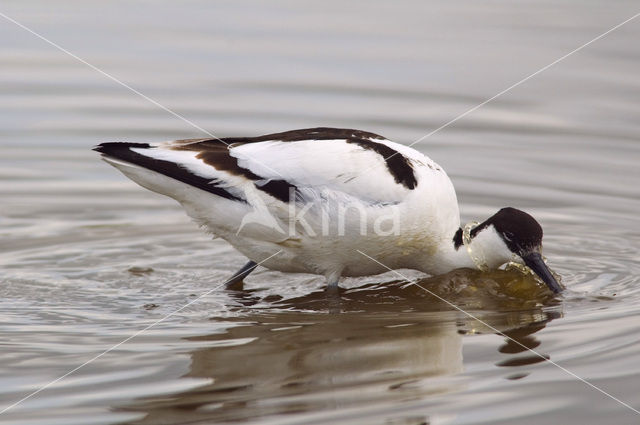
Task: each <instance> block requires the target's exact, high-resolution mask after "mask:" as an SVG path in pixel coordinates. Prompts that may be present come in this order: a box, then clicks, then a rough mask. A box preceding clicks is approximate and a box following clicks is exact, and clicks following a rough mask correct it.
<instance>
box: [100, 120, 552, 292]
mask: <svg viewBox="0 0 640 425" xmlns="http://www.w3.org/2000/svg"><path fill="white" fill-rule="evenodd" d="M94 149H95V150H96V151H98V152H100V153H101V154H102V157H103V159H104V160H105V161H107V162H108V163H109V164H111V165H113V166H115V167H116V168H118V169H119V170H120V171H122V173H124V174H125V175H126V176H127V177H129V178H130V179H131V180H133V181H135V182H136V183H138V184H139V185H141V186H143V187H145V188H147V189H149V190H152V191H154V192H158V193H160V194H163V195H167V196H169V197H171V198H173V199H175V200H177V201H178V202H179V203H180V204H182V206H183V207H184V208H185V210H186V212H187V214H188V215H189V216H191V217H192V218H193V219H194V220H195V221H196V222H197V223H199V224H200V225H203V226H205V227H206V229H207V230H208V231H210V232H211V233H213V234H214V235H216V236H219V237H221V238H223V239H225V240H226V241H227V242H229V243H230V244H231V245H233V246H234V247H235V248H236V249H237V250H238V251H240V252H241V253H243V254H244V255H246V256H247V257H248V258H249V259H250V260H251V261H250V262H249V263H248V264H246V265H245V266H244V267H243V268H242V269H241V270H240V271H239V272H238V273H236V275H235V278H234V280H238V279H241V278H243V277H245V276H246V275H248V274H249V273H250V272H251V271H252V270H253V269H254V268H255V266H256V263H260V264H261V265H263V266H265V267H267V268H269V269H273V270H279V271H283V272H303V273H314V274H320V275H324V276H325V277H326V280H327V284H328V285H329V286H330V287H331V286H336V285H337V284H338V281H339V279H340V277H341V276H365V275H374V274H379V273H383V272H386V271H388V269H387V267H389V268H391V269H397V268H409V269H417V270H421V271H423V272H426V273H429V274H441V273H445V272H448V271H450V270H453V269H456V268H462V267H469V268H476V267H478V268H481V269H485V268H486V269H493V268H497V267H499V266H501V265H503V264H505V263H506V262H508V261H511V260H513V259H517V260H519V261H521V262H524V264H526V265H527V266H528V267H530V268H531V269H532V270H533V271H534V272H535V273H536V274H537V275H538V276H539V277H540V278H541V279H542V280H543V281H544V282H545V283H546V284H547V286H548V287H549V288H550V289H551V290H552V291H554V292H560V291H561V286H560V285H559V283H558V282H557V281H556V279H555V278H554V276H553V274H552V273H551V271H550V270H549V269H548V268H547V266H546V264H545V262H544V260H543V257H542V255H541V246H542V228H541V227H540V225H539V224H538V222H537V221H536V220H535V219H534V218H533V217H531V216H530V215H529V214H527V213H525V212H522V211H520V210H517V209H515V208H503V209H501V210H500V211H498V212H497V213H496V214H494V215H493V216H492V217H490V218H489V219H487V220H485V221H484V222H482V223H480V224H478V225H477V226H475V227H471V226H467V227H466V228H465V229H463V228H461V227H460V215H459V211H458V201H457V199H456V193H455V190H454V188H453V184H452V183H451V180H449V177H448V176H447V174H446V173H445V172H444V170H443V169H442V168H441V167H440V166H439V165H438V164H436V163H435V162H434V161H432V160H431V159H430V158H428V157H426V156H425V155H423V154H421V153H420V152H418V151H416V150H414V149H412V148H410V147H407V146H404V145H401V144H398V143H394V142H391V141H389V140H387V139H385V138H384V137H381V136H378V135H377V134H373V133H369V132H365V131H359V130H349V129H337V128H310V129H302V130H293V131H287V132H284V133H276V134H268V135H264V136H258V137H228V138H222V139H190V140H177V141H172V142H164V143H127V142H120V143H118V142H116V143H103V144H101V145H98V146H97V147H95V148H94ZM358 251H360V252H362V253H366V254H367V255H368V256H370V257H372V258H374V259H375V260H376V261H377V262H376V261H371V260H370V259H368V258H366V257H364V256H363V255H361V254H360V253H359V252H358ZM276 253H277V255H274V254H276ZM265 259H266V260H265Z"/></svg>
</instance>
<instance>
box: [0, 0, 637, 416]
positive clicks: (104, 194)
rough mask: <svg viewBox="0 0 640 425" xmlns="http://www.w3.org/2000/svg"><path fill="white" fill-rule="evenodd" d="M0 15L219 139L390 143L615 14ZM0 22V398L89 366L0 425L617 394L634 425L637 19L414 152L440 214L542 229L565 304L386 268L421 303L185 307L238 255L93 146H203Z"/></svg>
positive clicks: (217, 295) (519, 9) (327, 6)
mask: <svg viewBox="0 0 640 425" xmlns="http://www.w3.org/2000/svg"><path fill="white" fill-rule="evenodd" d="M0 12H2V13H4V14H7V15H8V16H11V17H12V18H14V19H16V20H18V21H20V22H21V23H23V24H24V25H27V26H29V27H30V28H32V29H34V30H36V31H38V32H39V33H41V34H42V35H43V36H46V37H47V38H49V39H51V40H52V41H54V42H56V43H58V44H59V45H60V46H63V47H64V48H66V49H68V50H69V51H71V52H73V53H74V54H76V55H78V56H79V57H81V58H83V59H84V60H86V61H88V62H90V63H92V64H94V65H96V66H98V67H100V69H103V70H104V71H105V72H107V73H109V74H110V75H113V76H114V77H117V78H118V79H121V80H122V81H123V82H125V83H127V84H129V85H130V86H132V87H134V88H135V89H137V90H139V91H141V92H142V93H144V94H145V95H147V96H150V97H151V98H153V99H155V100H157V101H158V102H160V103H161V104H163V105H165V106H166V107H168V108H170V109H172V110H174V111H175V112H177V113H179V114H182V115H184V116H185V117H187V118H188V119H189V120H191V121H192V122H194V123H196V124H197V125H198V126H200V127H202V128H205V129H207V130H208V131H211V132H213V133H214V134H216V135H220V136H223V135H224V136H231V135H255V134H263V133H267V132H272V131H281V130H287V129H291V128H302V127H310V126H318V125H326V126H338V127H355V128H361V129H365V130H369V131H373V132H376V133H379V134H383V135H385V136H387V137H389V138H391V139H393V140H396V141H399V142H402V143H407V144H408V143H411V142H413V141H415V140H417V139H418V138H420V137H422V136H423V135H425V134H427V133H428V132H430V131H431V130H433V129H435V128H437V127H439V126H440V125H442V124H444V123H445V122H447V121H448V120H450V119H452V118H454V117H455V116H457V115H458V114H460V113H462V112H464V111H466V110H468V109H469V108H471V107H473V106H475V105H477V104H479V103H481V102H482V101H484V100H485V99H487V98H489V97H491V96H493V95H494V94H496V93H498V92H499V91H501V90H503V89H504V88H506V87H509V86H510V85H511V84H513V83H515V82H516V81H518V80H520V79H522V78H523V77H525V76H527V75H529V74H531V73H533V72H535V71H536V70H538V69H540V68H541V67H543V66H545V65H547V64H548V63H550V62H552V61H554V60H555V59H557V58H559V57H561V56H562V55H564V54H566V53H567V52H569V51H571V50H573V49H575V48H576V47H578V46H580V45H581V44H583V43H585V42H587V41H589V40H590V39H592V38H594V37H595V36H597V35H599V34H601V33H602V32H604V31H606V30H607V29H609V28H611V27H612V26H614V25H616V24H617V23H619V22H622V21H623V20H625V19H627V18H629V17H631V16H632V15H633V14H634V13H637V10H636V4H635V3H634V2H631V1H629V2H624V1H623V2H616V3H614V4H610V3H606V4H605V3H597V2H587V3H585V2H578V1H575V2H574V1H570V2H524V3H522V2H521V3H518V4H512V3H510V2H502V1H496V2H491V3H478V2H471V1H468V2H462V3H460V2H458V3H455V4H450V3H448V2H431V3H428V4H423V3H422V2H402V3H394V4H393V5H392V4H390V3H371V2H367V3H350V4H348V5H343V4H341V3H338V2H335V3H333V2H329V3H327V2H324V3H322V5H320V4H318V5H313V6H310V5H305V6H302V5H298V4H296V3H288V2H271V3H269V4H268V5H266V4H262V3H258V2H255V3H251V2H233V3H216V4H215V5H213V4H209V3H208V2H199V1H192V2H187V3H179V4H178V3H170V2H154V3H137V4H131V3H128V2H127V3H125V2H109V3H105V4H98V3H88V2H79V1H78V2H65V3H64V4H58V3H56V4H55V5H54V4H53V3H50V2H29V3H24V2H5V3H4V4H3V5H2V7H1V9H0ZM0 22H1V23H2V24H1V25H0V40H1V42H0V64H1V66H0V335H1V336H2V338H1V344H2V346H1V349H0V384H1V385H0V405H1V406H3V407H2V408H5V407H8V406H12V405H14V404H15V403H16V402H18V401H19V400H21V399H22V398H23V397H25V396H27V395H29V394H31V393H33V392H34V391H37V390H38V389H41V388H42V387H43V386H44V385H46V384H48V383H50V382H52V381H53V380H55V379H56V378H59V377H61V376H63V375H65V374H67V373H68V372H70V371H72V370H74V369H76V368H78V367H79V366H81V365H84V366H82V367H81V368H79V369H77V370H75V371H74V372H73V373H71V374H69V375H68V376H66V377H65V378H64V379H62V380H60V381H58V382H56V383H55V384H52V385H50V386H48V387H47V388H45V389H43V390H42V391H40V392H39V393H37V394H35V395H33V396H32V397H30V398H29V399H27V400H25V401H24V402H21V403H19V404H18V405H14V406H13V407H11V408H10V409H9V410H7V411H6V412H4V413H2V414H0V422H2V423H7V424H116V423H130V424H177V423H203V424H204V423H225V422H230V421H251V422H255V423H272V424H310V423H345V424H346V423H349V424H351V423H362V424H371V423H380V424H394V425H395V424H421V423H431V424H479V423H510V424H511V423H518V424H529V423H531V424H534V423H535V424H540V423H567V424H585V423H608V424H630V423H636V422H638V416H637V413H634V412H633V411H632V410H631V409H630V408H629V407H627V406H625V405H624V404H623V403H625V404H627V405H628V406H631V407H633V408H635V409H640V391H638V389H639V387H638V380H639V378H640V362H638V358H639V355H640V345H639V344H638V342H639V340H640V320H639V319H638V317H637V313H636V311H637V309H638V306H639V304H640V256H639V255H638V251H637V247H638V243H639V242H640V231H639V230H638V217H637V214H638V213H637V212H638V211H639V210H640V189H639V186H638V182H640V167H638V165H637V164H638V159H639V158H640V137H639V134H640V119H639V118H640V106H639V104H638V98H639V96H640V77H639V75H640V73H639V71H640V69H639V67H640V50H638V44H637V39H638V37H639V36H640V24H639V23H638V22H635V21H632V22H630V23H629V24H627V25H625V26H624V27H622V28H620V29H619V30H616V31H615V32H613V33H611V34H610V35H608V36H607V37H606V38H603V39H602V40H599V41H597V42H595V43H593V44H592V45H590V46H588V47H587V48H585V49H584V50H582V51H580V52H578V53H576V54H575V55H573V56H571V57H570V58H568V59H566V60H564V61H562V62H561V63H559V64H557V65H556V66H554V67H553V68H551V69H548V70H547V71H545V72H543V73H541V74H539V75H537V76H535V77H534V78H532V79H531V80H529V81H527V82H526V83H524V84H522V85H521V86H519V87H517V88H515V89H513V90H512V91H510V92H509V93H507V94H505V95H504V96H502V97H500V98H499V99H496V100H495V101H493V102H491V103H489V104H487V105H485V106H483V107H482V108H480V109H478V110H477V111H475V112H473V113H471V114H469V115H468V116H466V117H465V118H463V119H461V120H460V121H458V122H456V123H455V124H453V125H451V126H450V127H448V128H446V129H444V130H442V131H440V132H438V133H436V134H435V135H433V136H431V137H429V138H428V139H426V140H424V141H422V142H420V143H419V144H417V145H416V146H415V147H416V148H418V149H420V150H422V151H423V152H425V153H427V154H428V155H429V156H431V157H432V158H433V159H434V160H436V161H437V162H438V163H439V164H441V165H442V166H443V167H444V168H445V169H446V170H447V171H448V173H449V175H450V176H451V178H452V180H453V181H454V184H455V185H456V188H457V191H458V197H459V200H460V203H461V210H462V214H463V217H462V218H463V221H468V220H471V219H483V218H485V217H487V216H489V215H490V214H492V213H493V212H494V211H495V210H496V209H497V208H499V207H502V206H506V205H511V206H515V207H519V208H522V209H525V210H527V211H529V212H531V213H532V214H533V215H535V216H536V217H537V218H538V219H539V221H541V222H542V224H543V226H544V228H545V254H546V255H547V257H548V258H549V262H550V265H551V266H552V267H553V268H554V269H555V270H556V271H557V272H558V273H560V274H561V275H562V276H563V282H564V284H566V285H567V287H568V289H567V291H566V293H565V294H564V295H563V296H561V297H558V298H555V299H552V298H549V297H548V296H547V294H546V293H544V291H540V290H539V289H538V288H537V287H536V285H535V282H532V281H530V280H527V279H526V278H522V277H521V276H518V275H516V274H512V273H508V272H501V273H493V274H489V275H486V274H479V273H476V272H472V271H455V272H452V273H450V274H448V275H446V276H440V277H435V278H425V277H423V276H421V275H419V274H417V273H415V272H410V271H403V272H402V273H404V274H407V275H408V276H409V277H412V278H413V277H417V278H421V280H419V281H418V282H417V283H418V284H419V285H420V286H422V288H419V287H418V286H416V285H408V284H407V283H406V282H402V281H399V280H398V277H397V276H396V275H393V274H386V275H382V276H376V277H371V278H363V279H347V280H346V281H345V282H344V284H343V287H344V288H343V290H342V293H341V297H340V301H339V302H336V301H335V300H333V301H332V300H327V299H326V297H324V296H323V294H322V292H321V291H322V287H323V282H322V280H321V279H318V278H316V277H314V276H309V275H284V274H281V273H276V272H270V271H267V270H260V271H259V272H256V273H255V274H254V275H252V276H251V277H250V278H249V279H248V281H247V289H248V291H247V292H246V293H237V292H228V291H222V290H215V291H213V292H211V293H210V294H208V295H206V296H204V297H202V298H201V299H198V297H200V296H201V295H203V294H205V293H207V292H208V291H210V290H211V289H212V288H215V286H216V285H219V284H220V283H221V282H222V281H223V280H224V279H225V278H226V277H228V276H229V274H230V273H232V272H233V271H234V270H235V269H236V268H237V267H239V266H241V265H242V264H243V261H244V259H243V258H242V257H241V256H240V255H239V254H237V253H236V252H234V251H233V250H232V249H231V248H229V247H228V246H227V245H225V243H224V242H222V241H218V240H214V241H211V240H210V238H209V237H207V236H206V235H204V234H202V233H201V232H200V231H199V230H198V229H197V228H196V226H195V225H193V224H192V223H190V222H189V220H188V219H187V218H186V217H185V215H184V214H183V213H182V211H181V210H180V208H179V207H178V206H177V205H175V204H174V203H173V201H171V200H169V199H165V198H162V197H160V196H157V195H154V194H151V193H148V192H146V191H145V190H143V189H141V188H139V187H137V186H135V185H134V184H133V183H130V182H128V181H127V180H126V179H125V178H124V177H123V176H121V175H120V174H119V173H117V172H116V171H115V170H113V169H112V168H111V167H108V166H106V165H105V164H103V163H101V162H100V161H99V160H98V159H97V157H96V155H95V154H94V153H93V152H91V151H90V147H91V146H92V145H94V144H96V143H98V142H101V141H105V140H146V141H151V140H166V139H172V138H187V137H201V136H202V132H200V131H199V130H198V129H196V128H194V127H193V126H190V125H189V124H187V123H185V122H184V121H181V120H179V119H177V118H175V117H174V116H172V115H170V114H169V113H168V112H167V111H165V110H162V109H160V108H158V107H157V106H154V105H153V104H151V103H150V102H149V101H148V100H145V99H142V98H140V97H138V96H137V95H135V94H133V93H131V92H130V91H128V90H127V89H125V88H123V87H121V86H119V85H117V84H115V83H114V82H113V81H111V80H109V79H108V78H106V77H105V76H104V75H101V74H99V73H97V72H96V71H94V70H92V69H90V68H88V67H87V66H86V65H83V64H81V63H79V62H78V61H76V60H74V59H73V58H70V57H68V56H66V55H64V54H62V53H60V52H59V51H57V50H56V49H54V48H53V47H52V46H50V45H47V44H46V43H44V42H43V41H42V40H40V39H38V38H36V37H35V36H33V35H32V34H30V33H28V32H26V31H25V30H24V29H21V28H19V27H18V26H16V25H15V24H13V23H10V22H8V21H7V20H6V19H4V18H0ZM425 289H428V290H429V291H431V292H433V293H435V294H437V295H439V296H441V297H443V298H445V299H447V300H448V301H450V302H453V303H455V304H456V305H458V306H459V307H461V308H463V309H464V310H465V311H467V312H469V313H470V314H471V315H472V316H473V317H471V316H469V315H466V314H463V313H461V312H460V311H457V310H455V309H452V308H451V307H450V306H448V305H447V304H446V303H443V302H441V301H438V300H437V299H436V298H434V296H433V295H430V294H429V292H427V291H426V290H425ZM196 299H197V301H196V302H194V303H192V304H190V305H189V306H188V307H186V308H182V307H184V306H185V305H186V304H187V303H189V302H190V301H193V300H196ZM180 308H182V309H181V310H179V311H177V310H178V309H180ZM176 311H177V312H176ZM168 315H170V316H168ZM161 319H162V321H161V322H158V321H159V320H161ZM156 322H158V323H157V324H155V325H154V326H153V327H151V328H148V327H149V326H150V325H151V324H154V323H156ZM143 330H144V331H143ZM141 331H143V332H141ZM132 336H133V338H130V337H132ZM507 337H508V338H507ZM128 338H130V339H128ZM125 340H126V342H124V343H122V344H121V345H117V346H116V344H119V343H121V342H123V341H125ZM525 347H527V348H530V349H533V350H535V352H536V353H538V354H535V353H533V352H532V351H528V350H527V349H526V348H525ZM109 349H111V350H110V351H108V352H106V353H105V354H102V355H101V356H100V357H99V358H95V357H96V356H98V355H100V354H101V353H104V352H105V351H106V350H109ZM540 356H542V357H544V358H548V359H549V360H551V361H552V362H553V363H555V364H553V363H551V362H548V361H545V360H543V359H542V357H540ZM94 358H95V359H94ZM92 359H94V360H92ZM85 363H86V364H85ZM563 369H565V370H563ZM573 374H575V375H576V376H578V377H579V378H581V379H583V380H585V381H587V382H588V383H590V384H592V385H594V386H596V387H598V388H599V389H600V390H601V391H603V392H606V393H608V394H609V395H610V396H611V397H610V396H607V395H606V394H604V393H603V392H600V391H598V390H597V389H594V388H593V387H591V386H589V385H588V384H587V383H585V382H584V381H581V380H580V379H578V378H577V377H576V376H574V375H573ZM612 397H615V398H616V399H618V401H616V400H614V399H613V398H612Z"/></svg>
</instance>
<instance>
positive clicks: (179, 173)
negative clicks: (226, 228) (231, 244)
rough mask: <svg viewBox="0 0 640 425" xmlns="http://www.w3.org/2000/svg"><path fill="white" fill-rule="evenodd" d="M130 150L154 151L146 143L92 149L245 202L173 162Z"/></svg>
mask: <svg viewBox="0 0 640 425" xmlns="http://www.w3.org/2000/svg"><path fill="white" fill-rule="evenodd" d="M130 148H141V149H154V148H153V147H152V146H150V145H148V144H147V143H121V142H109V143H102V144H100V145H98V146H96V147H95V148H93V150H94V151H97V152H100V153H102V154H105V155H107V156H110V157H113V158H116V159H121V160H123V161H127V162H130V163H132V164H136V165H139V166H141V167H144V168H147V169H149V170H152V171H155V172H158V173H160V174H164V175H165V176H167V177H171V178H173V179H176V180H178V181H181V182H183V183H186V184H188V185H191V186H194V187H197V188H198V189H202V190H204V191H207V192H209V193H213V194H214V195H217V196H221V197H223V198H226V199H230V200H232V201H241V202H246V201H245V200H244V199H241V198H238V197H237V196H235V195H233V194H232V193H229V192H228V191H226V190H224V189H223V188H221V187H219V186H216V185H215V181H214V182H212V181H211V179H207V178H204V177H200V176H196V175H194V174H192V173H190V172H189V171H187V170H186V169H184V168H182V167H180V166H179V165H178V164H176V163H174V162H171V161H163V160H160V159H155V158H150V157H148V156H145V155H140V154H139V153H137V152H134V151H132V150H131V149H130Z"/></svg>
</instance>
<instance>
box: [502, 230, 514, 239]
mask: <svg viewBox="0 0 640 425" xmlns="http://www.w3.org/2000/svg"><path fill="white" fill-rule="evenodd" d="M503 235H504V238H505V239H506V240H508V241H512V240H513V238H514V236H515V235H514V234H513V232H504V233H503Z"/></svg>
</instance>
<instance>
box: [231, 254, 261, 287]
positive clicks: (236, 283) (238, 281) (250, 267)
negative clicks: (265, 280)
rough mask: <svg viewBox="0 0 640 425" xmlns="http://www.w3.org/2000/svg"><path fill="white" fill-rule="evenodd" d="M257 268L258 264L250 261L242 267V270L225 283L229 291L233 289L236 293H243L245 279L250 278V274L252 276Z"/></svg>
mask: <svg viewBox="0 0 640 425" xmlns="http://www.w3.org/2000/svg"><path fill="white" fill-rule="evenodd" d="M257 266H258V263H256V262H255V261H249V262H248V263H247V264H245V265H244V266H242V268H241V269H240V270H238V271H237V272H235V273H234V274H233V276H231V277H230V278H229V279H227V282H226V283H225V287H226V288H227V289H231V290H235V291H242V290H243V289H244V285H243V283H244V282H243V280H244V278H245V277H247V276H249V274H251V272H252V271H254V270H255V269H256V267H257Z"/></svg>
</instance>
